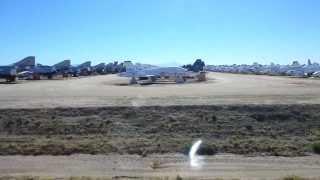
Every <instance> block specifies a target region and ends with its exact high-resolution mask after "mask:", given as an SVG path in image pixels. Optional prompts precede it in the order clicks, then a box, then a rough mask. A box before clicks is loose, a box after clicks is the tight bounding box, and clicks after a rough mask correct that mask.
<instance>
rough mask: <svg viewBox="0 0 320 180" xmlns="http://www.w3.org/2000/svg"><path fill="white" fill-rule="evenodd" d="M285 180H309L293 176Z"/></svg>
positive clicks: (284, 179)
mask: <svg viewBox="0 0 320 180" xmlns="http://www.w3.org/2000/svg"><path fill="white" fill-rule="evenodd" d="M283 180H307V179H306V178H303V177H300V176H294V175H291V176H286V177H284V178H283Z"/></svg>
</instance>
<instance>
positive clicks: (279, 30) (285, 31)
mask: <svg viewBox="0 0 320 180" xmlns="http://www.w3.org/2000/svg"><path fill="white" fill-rule="evenodd" d="M0 23H1V26H0V65H7V64H11V63H13V62H15V61H18V60H20V59H22V58H23V57H25V56H29V55H34V56H36V61H37V62H38V63H41V64H47V65H52V64H54V63H57V62H59V61H62V60H64V59H71V60H72V63H73V64H80V63H81V62H84V61H87V60H91V61H92V62H93V64H97V63H99V62H112V61H115V60H117V61H123V60H132V61H134V62H141V63H149V64H156V65H163V66H169V65H170V66H175V65H182V64H187V63H192V62H194V60H195V59H197V58H201V59H202V60H204V61H205V62H206V64H244V63H245V64H252V63H253V62H259V63H262V64H269V63H270V62H275V63H279V64H289V63H291V62H292V61H293V60H298V61H300V62H302V63H306V60H307V59H308V58H310V59H311V60H313V61H316V62H320V1H319V0H47V1H46V0H0Z"/></svg>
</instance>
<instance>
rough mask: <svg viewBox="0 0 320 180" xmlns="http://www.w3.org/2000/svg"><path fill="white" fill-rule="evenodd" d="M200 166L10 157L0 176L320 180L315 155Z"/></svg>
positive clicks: (222, 157) (174, 161) (0, 162)
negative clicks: (307, 179) (285, 179)
mask: <svg viewBox="0 0 320 180" xmlns="http://www.w3.org/2000/svg"><path fill="white" fill-rule="evenodd" d="M154 162H159V163H158V166H156V167H155V166H152V164H153V163H154ZM200 162H201V167H190V165H189V162H188V159H187V157H186V156H183V155H181V154H167V155H151V156H148V157H145V158H142V157H140V156H136V155H121V156H119V155H108V156H105V155H95V156H92V155H72V156H69V157H68V158H66V157H64V156H37V157H31V156H23V157H22V156H10V157H0V174H2V175H3V176H5V175H10V176H23V175H26V174H27V173H26V172H29V175H33V176H42V177H60V178H61V177H72V176H73V177H81V176H87V177H88V176H89V177H106V178H109V179H112V178H113V179H127V180H128V179H139V180H140V179H144V180H149V179H152V180H156V179H157V177H158V178H159V179H157V180H160V178H161V177H163V178H162V179H163V180H168V179H169V178H170V179H172V180H176V179H177V178H176V177H177V176H178V175H179V176H180V177H182V179H193V180H196V179H201V180H212V179H217V180H218V178H224V179H252V180H255V179H257V180H261V179H280V178H283V177H286V176H290V175H296V176H300V177H305V178H318V179H319V177H320V156H316V155H314V156H308V157H295V158H285V157H244V156H239V155H230V154H218V155H216V156H202V157H201V161H200ZM31 172H32V173H31ZM116 177H118V178H116ZM121 177H122V178H121ZM142 177H143V178H142ZM165 177H167V178H165ZM84 180H85V179H84ZM294 180H295V179H294ZM297 180H299V179H297Z"/></svg>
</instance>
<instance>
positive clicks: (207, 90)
mask: <svg viewBox="0 0 320 180" xmlns="http://www.w3.org/2000/svg"><path fill="white" fill-rule="evenodd" d="M127 82H128V79H127V78H122V77H119V76H117V75H106V76H93V77H85V78H76V79H67V80H43V81H21V82H18V83H17V84H0V108H43V107H88V106H148V105H208V104H297V103H299V104H301V103H309V104H310V103H313V104H317V103H320V80H318V79H300V78H289V77H275V76H263V75H259V76H257V75H240V74H222V73H209V74H208V81H207V82H203V83H187V84H178V85H177V84H167V85H160V84H155V85H148V86H143V87H142V86H120V85H119V84H122V83H127Z"/></svg>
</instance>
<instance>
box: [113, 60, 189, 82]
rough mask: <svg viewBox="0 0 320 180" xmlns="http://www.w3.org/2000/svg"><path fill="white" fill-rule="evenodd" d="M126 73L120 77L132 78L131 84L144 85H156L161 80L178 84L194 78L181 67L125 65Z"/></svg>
mask: <svg viewBox="0 0 320 180" xmlns="http://www.w3.org/2000/svg"><path fill="white" fill-rule="evenodd" d="M125 67H126V72H123V73H120V74H119V76H122V77H131V81H130V83H131V84H134V83H137V82H139V81H142V82H143V83H154V82H156V81H157V80H159V79H167V80H173V81H175V82H176V83H184V82H185V81H186V79H187V78H189V77H191V76H192V74H193V73H192V72H190V71H187V70H186V69H184V68H181V67H157V66H151V65H143V64H136V65H133V64H130V63H127V64H125Z"/></svg>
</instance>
